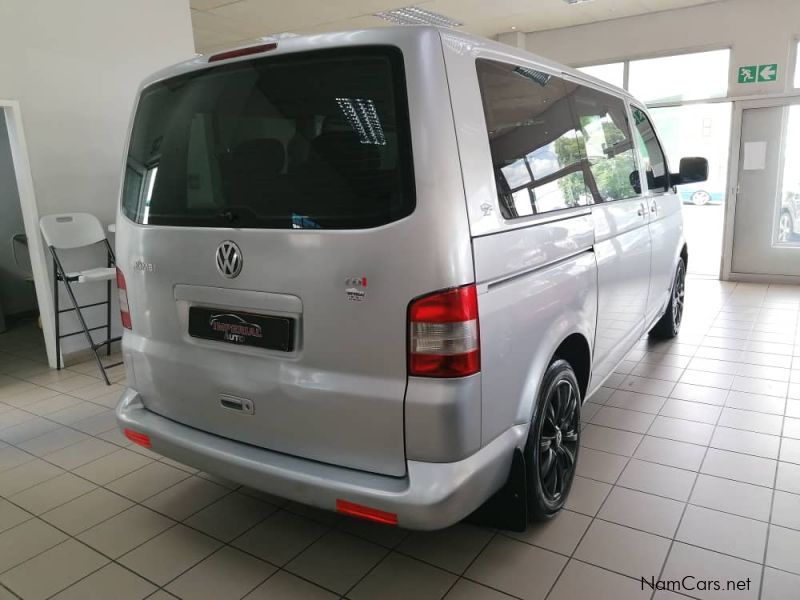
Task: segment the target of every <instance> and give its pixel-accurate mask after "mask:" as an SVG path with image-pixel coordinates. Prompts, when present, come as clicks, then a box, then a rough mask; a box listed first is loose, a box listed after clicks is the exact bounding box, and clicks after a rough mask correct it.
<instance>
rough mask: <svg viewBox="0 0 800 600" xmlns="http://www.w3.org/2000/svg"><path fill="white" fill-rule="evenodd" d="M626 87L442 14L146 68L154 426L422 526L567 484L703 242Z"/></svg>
mask: <svg viewBox="0 0 800 600" xmlns="http://www.w3.org/2000/svg"><path fill="white" fill-rule="evenodd" d="M706 172H707V163H706V162H705V160H704V159H698V158H689V159H684V160H682V161H681V164H680V169H679V170H678V171H677V172H671V171H670V169H669V168H668V165H667V161H666V158H665V155H664V151H663V148H662V146H661V144H660V143H659V140H658V137H657V135H656V132H655V129H654V127H653V124H652V120H651V118H650V117H649V116H648V113H647V110H645V108H644V106H643V105H642V104H640V103H638V102H637V101H636V100H635V99H634V98H632V97H630V96H628V95H627V94H626V93H625V92H624V91H622V90H619V89H617V88H613V87H610V86H608V85H607V84H605V83H602V82H600V81H598V80H595V79H592V78H590V77H587V76H585V75H583V74H580V73H578V72H576V71H573V70H571V69H567V68H565V67H562V66H560V65H558V64H555V63H552V62H550V61H547V60H545V59H542V58H538V57H536V56H533V55H530V54H528V53H526V52H522V51H519V50H516V49H513V48H511V47H507V46H504V45H501V44H498V43H495V42H491V41H488V40H484V39H480V38H475V37H471V36H468V35H464V34H461V33H458V32H455V31H451V30H442V29H437V28H433V27H397V28H382V29H373V30H367V31H357V32H349V33H334V34H323V35H314V36H309V37H296V38H290V39H281V40H278V41H274V42H268V43H267V42H265V43H262V44H261V45H258V46H253V47H247V48H238V49H235V50H232V51H228V52H223V53H221V54H216V55H213V56H204V57H199V58H196V59H194V60H190V61H188V62H186V63H183V64H180V65H177V66H175V67H172V68H170V69H167V70H165V71H162V72H160V73H158V74H156V75H154V76H153V77H151V78H150V79H148V80H147V81H146V82H145V83H144V84H143V86H142V88H141V91H140V94H139V98H138V101H137V105H136V109H135V115H134V118H133V122H132V126H131V131H130V138H129V143H128V154H127V159H126V164H125V173H124V183H123V190H122V201H121V206H120V212H119V216H118V219H117V240H116V244H117V258H118V269H119V271H118V278H117V279H118V284H119V290H120V297H121V302H120V305H121V310H122V322H123V324H124V326H125V328H126V331H125V335H124V339H123V354H124V359H125V364H126V368H127V386H128V387H127V389H126V391H125V392H124V394H123V396H122V398H121V400H120V403H119V406H118V408H117V418H118V420H119V424H120V427H121V428H122V429H123V430H124V432H125V435H127V436H128V438H130V439H131V440H132V441H134V442H136V443H138V444H141V445H143V446H145V447H147V448H151V449H152V450H153V451H154V452H157V453H159V454H162V455H164V456H168V457H171V458H173V459H176V460H178V461H181V462H184V463H186V464H189V465H192V466H194V467H197V468H199V469H202V470H205V471H208V472H211V473H216V474H219V475H221V476H224V477H226V478H228V479H231V480H235V481H237V482H240V483H242V484H246V485H248V486H251V487H254V488H258V489H261V490H264V491H266V492H270V493H272V494H275V495H278V496H282V497H286V498H290V499H292V500H295V501H297V502H301V503H306V504H309V505H314V506H317V507H320V508H323V509H329V510H335V511H338V512H340V513H345V514H348V515H352V516H356V517H361V518H364V519H369V520H372V521H377V522H381V523H386V524H391V525H399V526H402V527H408V528H412V529H436V528H441V527H446V526H448V525H451V524H453V523H455V522H457V521H459V520H461V519H464V518H465V517H468V516H470V515H472V517H473V518H475V519H478V520H481V519H482V520H487V519H493V518H498V519H499V516H503V518H504V520H501V521H495V522H500V525H502V526H508V527H516V528H520V527H524V525H525V523H526V522H527V520H528V519H546V518H549V517H552V516H553V515H555V514H556V513H557V512H558V511H559V510H560V509H561V508H562V506H563V505H564V503H565V501H566V499H567V496H568V493H569V490H570V485H571V483H572V480H573V476H574V473H575V465H576V461H577V460H578V451H579V447H580V411H581V403H582V402H583V401H584V400H585V399H586V398H587V397H588V396H590V395H591V394H592V392H593V391H594V390H596V389H597V388H598V387H599V386H600V385H601V384H602V383H603V381H604V380H605V379H606V378H607V377H608V376H609V375H610V374H611V373H612V372H613V371H614V368H615V367H616V365H617V364H618V363H619V362H620V361H621V360H622V359H623V358H624V357H625V355H626V354H627V353H628V351H629V350H630V349H631V348H632V347H633V346H634V344H635V343H636V341H637V340H638V339H640V338H641V337H642V335H644V334H646V333H647V332H650V333H651V335H657V336H660V337H671V336H674V335H676V334H677V332H678V328H679V326H680V323H681V315H682V311H683V303H684V278H685V273H686V264H687V259H688V254H687V247H686V242H685V240H684V236H683V226H682V220H681V203H680V200H679V198H678V196H677V195H676V194H675V189H674V186H675V185H677V184H680V183H687V182H696V181H701V180H703V179H704V178H705V177H706Z"/></svg>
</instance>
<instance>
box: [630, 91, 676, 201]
mask: <svg viewBox="0 0 800 600" xmlns="http://www.w3.org/2000/svg"><path fill="white" fill-rule="evenodd" d="M632 112H633V121H634V124H635V125H636V128H635V129H634V136H635V137H636V145H637V146H638V147H639V155H640V156H641V157H642V160H643V161H644V170H645V172H646V173H647V188H648V189H649V190H650V191H651V192H656V193H657V192H666V191H667V189H668V187H669V181H668V178H667V173H668V172H669V171H668V169H667V161H666V158H665V157H664V153H663V151H662V150H661V144H660V143H659V141H658V136H657V135H656V132H655V128H654V127H653V124H652V123H651V122H650V119H648V118H647V115H646V114H645V112H644V111H642V110H640V109H638V108H636V107H635V106H634V107H632Z"/></svg>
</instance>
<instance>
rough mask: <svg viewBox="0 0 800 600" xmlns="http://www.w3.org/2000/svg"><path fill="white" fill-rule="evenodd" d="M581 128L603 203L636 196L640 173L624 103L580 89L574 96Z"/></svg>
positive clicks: (603, 94)
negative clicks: (636, 184)
mask: <svg viewBox="0 0 800 600" xmlns="http://www.w3.org/2000/svg"><path fill="white" fill-rule="evenodd" d="M573 98H574V101H575V112H576V115H577V117H578V120H579V122H580V125H581V132H580V136H579V139H580V140H581V141H582V142H583V146H584V147H585V154H586V157H587V159H588V162H589V166H590V170H591V172H592V175H593V176H594V181H595V184H596V187H597V193H598V194H599V196H600V200H603V201H607V200H622V199H624V198H631V197H633V196H637V195H638V194H639V192H640V190H639V189H637V187H638V186H635V185H634V184H635V183H636V182H637V177H638V171H637V168H636V159H635V158H634V152H633V144H632V142H631V137H630V129H629V127H628V117H627V112H626V109H625V103H624V102H623V101H622V100H621V99H620V98H617V97H615V96H611V95H610V94H606V93H603V92H600V91H597V90H594V89H592V88H588V87H583V86H580V87H579V88H578V90H577V91H576V92H575V93H574V94H573Z"/></svg>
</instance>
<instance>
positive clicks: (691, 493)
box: [653, 389, 777, 596]
mask: <svg viewBox="0 0 800 600" xmlns="http://www.w3.org/2000/svg"><path fill="white" fill-rule="evenodd" d="M730 392H731V390H730V389H729V390H728V394H727V395H726V397H725V403H726V404H727V400H728V397H729V396H730ZM721 417H722V411H720V413H719V415H718V417H717V424H718V423H719V419H720V418H721ZM714 429H715V430H716V424H715V426H714ZM712 439H713V434H712ZM710 449H711V440H709V443H708V445H707V446H706V450H705V453H704V454H703V460H702V461H701V462H700V468H699V469H698V470H697V473H696V474H695V478H694V481H693V482H692V487H691V489H690V490H689V494H688V495H687V497H686V502H685V504H684V505H683V511H682V512H681V516H680V518H679V519H678V524H677V526H676V527H675V532H674V534H673V536H672V540H671V541H670V543H669V548H668V549H667V554H666V556H665V557H664V562H663V564H662V565H661V570H660V571H659V574H658V580H659V581H661V580H662V578H663V576H664V570H665V569H666V567H667V563H668V562H669V558H670V556H671V555H672V549H673V548H674V547H675V541H676V538H677V536H678V533H679V531H680V529H681V525H682V524H683V520H684V518H685V517H686V511H687V510H688V508H689V505H690V504H689V503H690V502H691V499H692V496H693V495H694V490H695V488H696V487H697V481H698V480H699V478H700V472H701V471H702V468H703V465H704V464H705V462H706V458H707V457H708V451H709V450H710ZM776 471H777V464H776ZM681 543H685V542H682V541H681ZM706 550H709V551H712V552H717V551H715V550H711V549H710V548H706ZM717 553H718V554H723V553H721V552H717ZM653 596H655V590H654V591H653Z"/></svg>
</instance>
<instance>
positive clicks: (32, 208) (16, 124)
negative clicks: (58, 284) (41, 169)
mask: <svg viewBox="0 0 800 600" xmlns="http://www.w3.org/2000/svg"><path fill="white" fill-rule="evenodd" d="M2 116H4V117H5V120H6V127H7V129H8V141H9V145H10V146H11V161H12V163H13V164H14V176H15V178H16V180H17V192H18V195H19V204H20V209H21V211H22V222H23V224H24V225H25V235H26V236H27V237H28V252H29V254H30V260H31V270H32V271H33V284H34V287H35V288H36V301H37V303H38V305H39V315H40V316H41V319H42V333H43V335H44V342H45V347H46V349H47V360H48V362H49V363H50V366H51V367H53V368H55V365H56V349H55V343H54V341H55V321H54V320H53V295H52V292H51V289H50V276H49V273H50V270H49V268H48V263H47V258H46V254H45V248H44V244H43V242H42V236H41V234H40V233H39V207H38V205H37V204H36V195H35V194H34V190H33V177H32V175H31V165H30V161H29V160H28V144H27V142H26V141H25V132H24V130H23V127H22V112H21V110H20V106H19V102H17V101H16V100H3V99H0V117H2Z"/></svg>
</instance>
